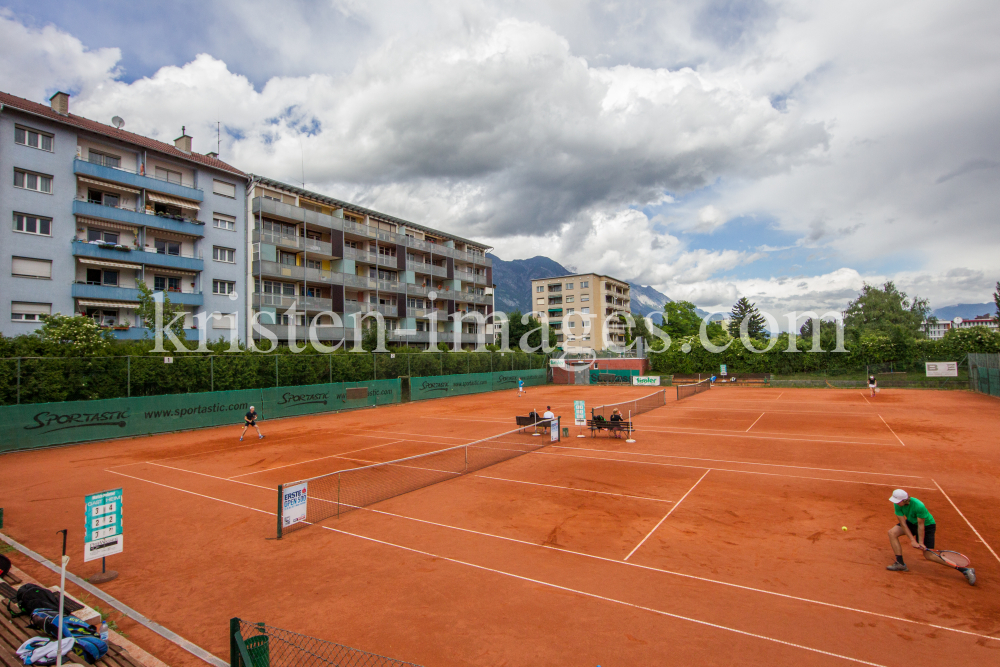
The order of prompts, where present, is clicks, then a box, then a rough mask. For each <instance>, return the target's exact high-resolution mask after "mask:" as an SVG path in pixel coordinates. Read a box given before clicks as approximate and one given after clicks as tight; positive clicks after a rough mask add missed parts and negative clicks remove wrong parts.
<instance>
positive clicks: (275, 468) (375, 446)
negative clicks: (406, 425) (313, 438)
mask: <svg viewBox="0 0 1000 667" xmlns="http://www.w3.org/2000/svg"><path fill="white" fill-rule="evenodd" d="M397 442H403V441H402V440H393V441H392V442H384V443H382V444H381V445H372V446H371V447H362V448H361V449H352V450H351V451H349V452H340V453H338V454H330V455H329V456H321V457H319V458H318V459H307V460H305V461H299V462H298V463H287V464H285V465H283V466H275V467H273V468H265V469H263V470H255V471H253V472H245V473H243V474H242V475H233V476H232V477H227V478H226V479H236V478H237V477H246V476H247V475H259V474H260V473H262V472H270V471H272V470H281V469H282V468H290V467H292V466H300V465H303V464H306V463H313V462H314V461H322V460H324V459H332V458H339V457H342V456H344V455H346V454H354V453H355V452H363V451H366V450H369V449H376V448H377V447H388V446H389V445H395V444H396V443H397Z"/></svg>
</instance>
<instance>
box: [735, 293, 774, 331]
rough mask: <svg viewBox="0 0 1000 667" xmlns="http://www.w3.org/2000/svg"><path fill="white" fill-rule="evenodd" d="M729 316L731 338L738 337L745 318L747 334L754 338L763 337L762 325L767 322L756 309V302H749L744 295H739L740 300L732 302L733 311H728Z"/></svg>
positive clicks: (763, 329)
mask: <svg viewBox="0 0 1000 667" xmlns="http://www.w3.org/2000/svg"><path fill="white" fill-rule="evenodd" d="M729 318H730V319H729V335H730V336H732V337H733V338H739V337H740V335H741V334H740V329H741V327H742V325H743V320H747V336H749V337H750V338H751V339H754V340H760V339H762V338H764V337H765V333H766V330H765V328H764V327H765V325H766V324H767V322H766V321H765V320H764V316H763V315H761V314H760V311H759V310H757V304H754V303H750V301H749V299H747V298H746V297H745V296H741V297H740V300H739V301H737V302H736V303H735V304H733V312H732V313H730V315H729Z"/></svg>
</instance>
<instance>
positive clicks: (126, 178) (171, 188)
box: [73, 159, 205, 201]
mask: <svg viewBox="0 0 1000 667" xmlns="http://www.w3.org/2000/svg"><path fill="white" fill-rule="evenodd" d="M73 173H74V174H80V175H81V176H93V177H94V178H101V179H104V180H105V181H111V182H113V183H121V184H122V185H128V186H130V187H133V188H144V189H146V190H152V191H153V192H162V193H163V194H165V195H173V196H175V197H183V198H184V199H191V200H193V201H205V193H204V192H202V191H201V190H198V189H197V188H189V187H187V186H185V185H178V184H177V183H168V182H167V181H161V180H160V179H158V178H151V177H149V176H140V175H139V174H135V173H133V172H131V171H124V170H122V169H115V168H113V167H105V166H104V165H101V164H94V163H93V162H87V161H86V160H80V159H76V160H74V161H73Z"/></svg>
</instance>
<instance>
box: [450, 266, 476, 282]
mask: <svg viewBox="0 0 1000 667" xmlns="http://www.w3.org/2000/svg"><path fill="white" fill-rule="evenodd" d="M474 276H475V274H474V273H472V271H459V270H458V269H455V279H456V280H464V281H465V282H467V283H471V282H472V280H473V278H474Z"/></svg>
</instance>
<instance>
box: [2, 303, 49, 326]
mask: <svg viewBox="0 0 1000 667" xmlns="http://www.w3.org/2000/svg"><path fill="white" fill-rule="evenodd" d="M51 314H52V304H51V303H19V302H17V301H13V302H11V304H10V319H11V320H12V321H14V322H41V321H42V316H43V315H51Z"/></svg>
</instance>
